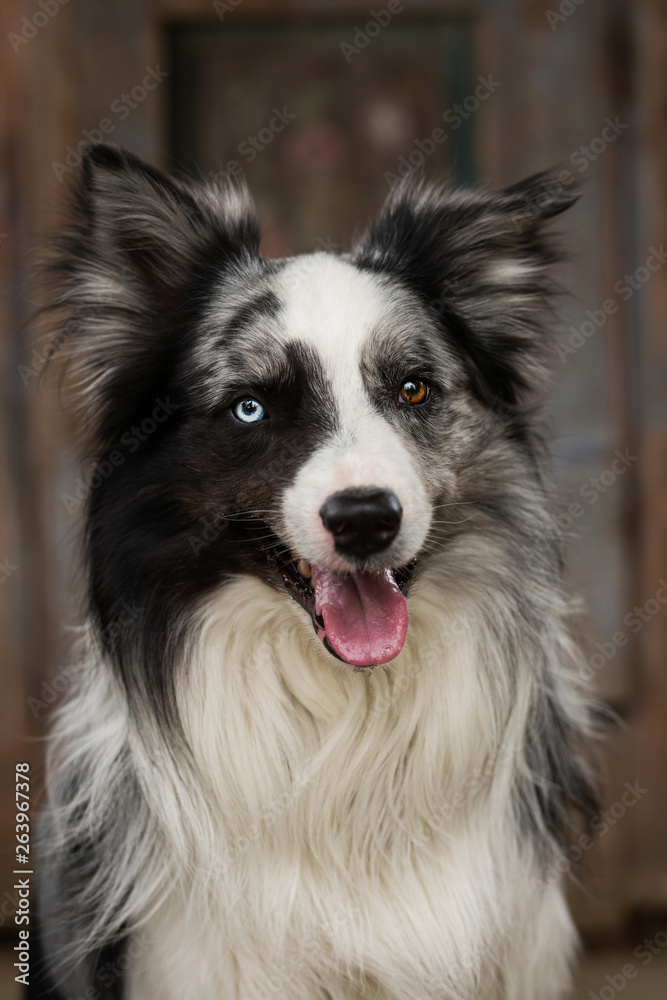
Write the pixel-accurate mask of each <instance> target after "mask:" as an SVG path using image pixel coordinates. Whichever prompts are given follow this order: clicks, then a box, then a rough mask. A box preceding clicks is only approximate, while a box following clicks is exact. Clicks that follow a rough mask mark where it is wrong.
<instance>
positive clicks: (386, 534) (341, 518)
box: [320, 489, 403, 559]
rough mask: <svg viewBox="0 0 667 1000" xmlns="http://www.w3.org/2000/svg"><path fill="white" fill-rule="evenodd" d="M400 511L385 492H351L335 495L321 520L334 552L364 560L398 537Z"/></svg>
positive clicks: (398, 506) (364, 490)
mask: <svg viewBox="0 0 667 1000" xmlns="http://www.w3.org/2000/svg"><path fill="white" fill-rule="evenodd" d="M402 514H403V511H402V509H401V505H400V503H399V502H398V499H397V497H395V496H394V494H393V493H390V492H389V491H388V490H377V489H350V490H343V491H342V492H341V493H334V494H333V496H330V497H329V499H328V500H327V501H325V503H324V504H323V505H322V507H321V509H320V517H321V518H322V521H323V523H324V527H325V528H326V529H327V531H330V532H331V534H332V535H333V536H334V543H335V546H336V551H337V552H339V553H340V554H341V555H343V556H355V557H356V558H357V559H365V558H366V557H367V556H371V555H373V554H374V553H376V552H382V550H383V549H386V548H387V547H388V546H389V545H391V543H392V542H393V540H394V539H395V538H396V535H397V534H398V529H399V528H400V526H401V516H402Z"/></svg>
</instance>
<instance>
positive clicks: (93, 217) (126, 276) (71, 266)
mask: <svg viewBox="0 0 667 1000" xmlns="http://www.w3.org/2000/svg"><path fill="white" fill-rule="evenodd" d="M258 248H259V226H258V223H257V219H256V216H255V212H254V208H253V206H252V203H251V201H250V198H249V196H248V195H247V193H246V192H245V189H244V188H241V187H229V186H227V187H220V188H216V187H214V186H211V185H203V184H196V183H192V184H186V183H185V182H181V181H178V180H175V179H173V178H171V177H169V176H167V175H166V174H164V173H162V172H161V171H159V170H156V169H155V168H154V167H151V166H150V165H148V164H147V163H144V162H143V161H141V160H140V159H138V158H137V157H136V156H133V155H132V154H131V153H128V152H126V151H124V150H120V149H117V148H115V147H113V146H106V145H95V146H91V147H90V148H89V150H88V152H87V153H86V155H85V157H84V161H83V168H82V171H81V175H80V178H79V182H78V186H77V188H76V189H75V191H74V198H73V205H72V211H71V215H70V223H69V225H68V226H66V227H65V230H64V232H63V233H61V234H60V235H59V236H57V237H56V239H55V240H54V242H53V248H52V252H51V253H50V255H49V257H48V259H47V260H46V262H45V267H44V271H45V274H46V278H47V281H48V284H49V286H50V288H49V296H50V299H51V302H52V306H53V308H54V309H55V311H56V312H57V313H58V318H59V329H58V331H57V332H56V334H55V341H54V342H55V345H56V347H57V348H62V352H60V351H58V353H62V355H63V356H64V357H65V358H66V359H67V360H68V362H69V363H70V364H71V369H72V371H73V373H74V378H72V379H69V380H68V382H69V384H70V385H71V386H73V387H74V394H75V400H74V401H75V403H78V404H80V405H81V407H82V408H83V410H84V422H85V424H86V426H87V427H89V428H90V429H91V431H92V437H93V439H95V444H96V449H95V450H99V449H100V448H101V447H104V446H106V445H107V444H108V443H110V442H111V441H112V440H113V439H114V437H115V436H116V435H117V434H118V433H119V432H120V431H121V430H122V429H123V426H125V427H126V426H127V423H128V422H129V421H130V420H131V417H132V415H133V414H135V413H136V412H137V411H139V410H140V409H141V406H142V399H143V398H144V397H146V396H149V397H150V394H151V393H153V392H154V393H155V394H157V393H158V392H161V391H162V392H164V391H166V390H165V389H164V385H163V384H160V383H159V382H158V379H157V377H156V373H159V372H162V373H163V374H164V372H165V368H166V366H165V364H164V363H163V362H164V360H165V359H166V357H167V356H168V355H169V354H170V353H171V354H172V355H173V353H174V345H175V342H176V340H177V337H178V335H179V329H178V328H179V325H180V334H181V335H182V334H183V330H184V328H185V325H186V315H185V314H186V313H187V312H188V310H189V311H190V312H191V311H192V309H193V308H194V307H195V306H196V304H199V305H201V303H202V300H203V298H204V294H203V293H204V290H205V288H206V287H207V284H210V282H211V281H215V280H217V279H224V275H225V273H226V272H227V271H229V270H230V269H232V268H235V267H240V266H243V265H244V264H245V265H246V266H247V264H248V263H249V262H251V261H252V260H253V259H256V258H257V255H258ZM53 353H55V352H53ZM149 401H150V400H149Z"/></svg>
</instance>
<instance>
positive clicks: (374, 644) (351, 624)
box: [313, 566, 408, 667]
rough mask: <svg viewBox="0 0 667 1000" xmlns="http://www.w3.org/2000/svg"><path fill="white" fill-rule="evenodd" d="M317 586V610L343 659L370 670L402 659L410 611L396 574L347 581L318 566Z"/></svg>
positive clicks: (356, 575) (385, 571) (355, 576)
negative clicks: (372, 667) (400, 654)
mask: <svg viewBox="0 0 667 1000" xmlns="http://www.w3.org/2000/svg"><path fill="white" fill-rule="evenodd" d="M313 587H314V588H315V610H316V612H317V614H318V615H319V614H321V615H322V617H323V618H324V626H325V628H326V633H327V636H328V638H329V642H330V643H331V645H332V647H333V649H334V650H335V652H336V653H338V655H339V656H340V657H341V659H343V660H347V662H348V663H353V664H354V665H355V666H360V667H365V666H370V665H371V664H372V663H387V661H388V660H393V659H394V657H395V656H398V654H399V653H400V651H401V650H402V649H403V643H404V642H405V635H406V633H407V631H408V607H407V604H406V601H405V598H404V597H403V594H402V593H401V592H400V590H399V589H398V584H397V583H396V581H395V579H394V575H393V573H392V572H391V570H389V569H383V570H379V571H378V572H376V573H353V574H352V575H351V576H347V577H342V576H338V574H337V573H333V572H331V570H326V569H318V567H317V566H313ZM321 638H323V637H321Z"/></svg>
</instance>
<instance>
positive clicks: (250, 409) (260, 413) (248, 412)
mask: <svg viewBox="0 0 667 1000" xmlns="http://www.w3.org/2000/svg"><path fill="white" fill-rule="evenodd" d="M234 416H235V417H236V419H237V420H240V421H241V423H243V424H254V423H256V422H257V421H258V420H263V419H264V407H263V406H262V404H261V403H258V402H257V400H256V399H242V400H241V402H240V403H237V404H236V405H235V406H234Z"/></svg>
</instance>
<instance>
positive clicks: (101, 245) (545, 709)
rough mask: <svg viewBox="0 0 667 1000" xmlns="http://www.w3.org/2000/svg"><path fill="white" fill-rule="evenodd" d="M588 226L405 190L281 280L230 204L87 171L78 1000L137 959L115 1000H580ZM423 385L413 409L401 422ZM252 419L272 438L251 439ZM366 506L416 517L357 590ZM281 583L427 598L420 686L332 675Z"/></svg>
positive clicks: (228, 197)
mask: <svg viewBox="0 0 667 1000" xmlns="http://www.w3.org/2000/svg"><path fill="white" fill-rule="evenodd" d="M573 200H574V198H573V196H572V194H571V193H570V192H565V191H563V189H562V188H559V186H558V185H557V184H554V182H553V178H552V177H551V176H550V175H540V176H537V177H534V178H531V179H529V180H528V181H525V182H523V183H521V184H518V185H516V186H514V187H511V188H507V189H505V190H502V191H494V192H488V191H479V190H465V191H445V190H440V189H438V188H435V187H431V186H428V185H425V184H422V183H418V184H413V185H410V184H406V185H404V186H402V187H401V188H399V189H398V190H396V191H395V192H394V193H393V194H392V196H391V197H390V199H389V201H388V202H387V204H386V206H385V207H384V209H383V210H382V213H381V215H380V217H379V219H378V220H377V221H376V222H375V223H374V224H373V225H372V226H371V228H370V230H369V231H368V233H367V234H366V235H365V236H364V237H363V239H362V240H361V241H360V242H359V244H358V245H357V246H356V247H355V248H354V249H353V250H352V251H351V252H350V253H346V254H342V255H340V256H338V255H333V254H327V253H318V254H313V255H310V256H304V257H299V258H293V259H286V260H269V259H262V258H261V257H260V256H259V254H258V244H259V234H258V226H257V222H256V221H255V216H254V213H253V209H252V207H251V205H250V203H249V200H248V197H247V195H246V193H245V192H244V191H243V190H239V189H236V188H233V189H230V188H220V189H218V188H215V187H212V186H210V185H209V186H203V185H197V184H186V183H184V182H178V181H175V180H172V179H170V178H168V177H167V176H165V175H163V174H162V173H160V172H158V171H157V170H155V169H153V168H151V167H149V166H147V165H146V164H144V163H142V162H140V161H139V160H137V159H136V158H135V157H134V156H132V155H130V154H129V153H125V152H121V151H119V150H116V149H114V148H112V147H104V146H99V147H93V148H92V149H91V151H90V152H89V154H88V156H87V157H86V159H85V162H84V166H83V172H82V178H81V181H80V185H79V187H78V190H77V193H76V203H75V207H74V214H73V222H72V224H71V226H70V227H69V229H67V231H66V232H65V233H64V235H63V236H62V237H61V238H60V240H59V242H58V246H57V252H56V253H55V255H54V256H53V259H52V260H51V262H50V265H49V269H50V274H51V278H52V280H53V283H54V289H55V304H56V307H57V309H58V310H59V312H60V320H59V321H60V322H61V323H62V324H65V323H67V324H69V326H68V327H67V329H68V337H67V347H68V352H69V354H70V355H71V372H72V373H73V374H72V378H71V385H72V386H73V391H74V393H75V397H76V400H77V402H78V403H79V404H80V406H81V409H82V411H83V415H84V419H83V426H84V430H85V431H86V434H87V437H86V447H87V451H88V453H89V454H92V455H94V457H95V458H96V460H98V461H99V462H102V461H109V462H111V463H112V465H113V468H114V471H113V473H112V474H110V475H107V476H100V477H99V483H98V485H96V486H95V488H94V489H91V493H90V498H89V502H88V509H87V520H86V534H85V541H86V552H87V566H88V586H89V598H90V604H89V629H88V633H87V637H86V640H85V643H84V648H83V649H82V653H81V667H80V673H79V675H78V677H77V679H76V682H75V684H74V685H73V688H74V690H73V692H72V694H71V697H69V698H68V699H67V702H66V704H65V705H64V706H63V707H62V709H61V710H60V713H59V716H58V718H57V720H56V722H55V727H54V730H53V734H52V737H51V745H50V747H51V748H50V757H49V767H48V792H49V799H48V806H47V809H46V810H45V813H44V816H43V819H42V829H41V844H42V855H41V859H40V871H41V924H42V933H43V938H44V947H45V951H46V954H47V956H48V961H49V966H50V970H51V974H52V977H53V979H54V981H55V982H57V983H59V984H60V986H59V989H60V990H61V992H62V995H63V996H78V995H79V994H83V993H84V990H85V989H86V988H89V989H90V988H94V989H98V992H99V995H107V994H105V993H103V989H102V986H101V985H100V983H101V979H100V978H99V973H98V972H96V969H95V963H96V961H97V956H98V953H99V951H100V949H101V948H103V947H105V946H108V945H109V944H112V943H114V942H122V944H121V948H122V949H125V954H126V961H125V962H124V963H122V965H123V967H124V968H125V969H126V972H125V973H124V975H123V977H122V990H123V996H125V997H126V998H128V1000H254V998H258V1000H259V998H265V997H274V996H280V997H284V998H286V1000H352V998H362V997H363V998H368V1000H371V998H373V1000H436V998H437V1000H537V998H540V1000H551V998H556V997H561V996H563V995H564V994H565V992H566V991H567V988H568V982H569V967H570V964H571V960H572V958H573V953H574V950H575V945H576V935H575V932H574V929H573V924H572V920H571V918H570V916H569V913H568V910H567V907H566V904H565V902H564V898H563V888H562V886H561V885H560V884H559V883H557V882H554V880H553V879H551V878H547V877H546V875H545V873H546V872H547V871H549V870H551V866H553V864H554V862H555V860H556V859H557V858H558V857H559V852H560V851H561V850H562V849H563V847H564V846H566V845H567V844H568V843H569V838H570V837H571V836H572V832H571V827H570V823H571V822H572V819H571V817H572V816H576V814H578V815H579V816H580V818H582V819H583V820H584V822H585V821H586V820H587V819H588V818H590V816H591V815H592V814H593V812H594V809H595V794H594V788H593V783H592V780H591V777H590V774H589V769H588V765H587V763H586V757H585V753H584V750H583V749H582V748H584V747H585V744H586V742H587V740H588V736H589V732H590V723H589V710H588V706H587V703H586V701H585V699H584V697H583V695H582V693H581V692H580V690H579V687H578V681H577V653H576V650H575V649H574V647H573V645H572V643H571V640H570V638H569V634H568V624H567V622H568V614H569V609H568V597H567V594H566V593H565V590H564V585H563V579H562V573H563V566H562V551H561V548H562V547H561V543H560V541H559V539H558V537H557V535H556V533H555V532H554V529H553V520H552V518H551V517H550V514H549V510H550V496H549V493H550V491H549V487H548V485H547V483H548V478H547V476H546V473H545V466H546V464H547V463H546V460H545V453H544V449H543V447H542V443H541V440H540V436H539V434H538V430H537V418H536V416H535V414H536V407H537V406H538V405H539V403H540V401H541V399H542V396H543V394H544V391H545V386H546V375H547V368H548V360H549V356H550V351H551V349H552V345H551V341H550V336H549V332H548V329H547V319H548V312H549V304H550V299H551V295H552V292H553V287H552V282H551V279H550V277H549V274H548V271H549V268H550V266H551V265H553V264H554V263H555V262H556V260H557V257H558V255H557V253H556V251H555V249H554V246H553V244H552V242H551V241H550V239H549V237H548V235H547V234H545V231H544V230H545V223H546V222H547V221H548V220H549V219H550V218H551V217H552V216H555V215H557V214H558V213H560V212H561V211H562V210H564V209H565V208H567V207H568V206H569V205H570V204H571V203H572V201H573ZM71 331H74V332H73V333H72V332H71ZM406 378H421V379H423V380H425V381H426V382H427V383H428V384H429V386H430V388H431V392H430V396H429V398H428V401H427V402H426V403H425V404H424V405H422V406H419V407H417V406H414V407H401V406H398V405H397V403H396V399H397V392H398V388H399V387H400V386H401V384H402V382H404V381H405V379H406ZM247 395H251V396H252V397H253V398H255V397H258V396H261V399H262V403H263V404H264V405H265V406H266V408H267V412H269V413H270V420H267V421H264V422H263V423H262V424H258V425H244V424H242V423H240V422H239V421H238V420H236V418H235V417H234V415H233V412H232V407H233V404H234V401H235V400H237V399H239V398H244V397H245V396H247ZM156 401H162V402H163V403H166V405H167V406H168V407H169V408H170V413H169V416H168V418H167V419H165V420H163V422H161V423H157V426H156V427H155V429H154V430H153V431H151V432H150V433H149V434H145V435H144V437H145V441H144V442H143V443H142V444H141V446H140V447H136V448H134V449H130V447H129V446H127V441H128V440H129V439H128V438H127V434H128V432H130V433H131V429H132V428H133V427H137V426H138V427H141V425H142V421H146V420H147V419H148V418H150V417H151V414H152V412H153V410H154V408H155V407H156V405H157V402H156ZM153 423H156V422H155V421H154V422H153ZM124 436H125V437H124ZM124 441H125V443H124ZM114 453H115V460H114ZM118 454H120V455H121V456H122V460H121V461H119V460H118ZM110 456H111V457H110ZM114 463H115V464H114ZM364 487H380V488H382V489H388V490H391V491H393V493H394V494H395V496H396V497H397V498H398V500H399V502H400V504H401V506H402V510H403V518H402V522H401V527H400V531H399V533H398V535H397V537H396V538H395V540H394V541H393V542H392V544H391V545H390V547H389V548H388V549H386V550H385V551H384V552H382V553H379V554H377V555H375V556H373V557H371V558H369V559H367V560H365V561H364V562H363V564H362V565H360V564H359V563H357V564H356V565H355V563H354V561H349V560H346V559H345V558H342V557H341V556H340V555H339V554H338V553H337V552H336V551H335V549H334V547H333V545H332V542H331V537H330V536H329V535H328V533H327V531H326V530H325V529H324V528H323V526H322V522H321V519H320V518H319V516H318V512H319V510H320V508H321V506H322V504H323V503H324V501H325V500H326V499H327V497H329V496H330V495H331V494H332V493H335V492H338V491H341V490H347V489H356V488H364ZM285 553H293V554H294V555H295V556H296V557H300V558H302V559H305V560H309V561H310V562H312V563H313V564H317V565H323V566H326V567H328V568H329V569H332V570H336V571H338V572H349V571H351V570H359V569H363V570H366V571H369V570H374V569H378V568H381V567H386V566H389V567H392V568H395V569H396V570H397V572H400V571H401V570H400V568H401V567H406V566H408V567H410V569H409V574H407V575H409V577H410V578H409V580H407V582H406V589H407V588H408V587H409V590H408V593H409V596H408V609H409V616H410V624H409V629H408V633H407V640H406V643H405V647H404V649H403V651H402V652H401V653H400V655H399V656H398V657H397V658H396V659H395V660H393V662H391V663H388V664H386V665H381V666H376V667H375V668H374V669H372V670H371V669H367V670H355V669H353V667H352V666H350V665H349V664H348V663H345V662H341V661H340V660H339V659H337V658H335V657H334V656H333V655H332V654H331V651H330V650H329V649H327V648H325V646H324V645H323V644H322V643H321V642H320V641H319V640H318V638H317V636H316V634H315V632H314V630H313V622H312V621H311V616H310V615H309V613H308V611H307V610H306V609H305V608H304V607H303V606H301V604H300V603H299V602H298V601H296V600H294V599H293V594H292V592H290V590H289V589H288V588H287V587H286V583H285V580H284V577H283V574H281V571H280V569H281V566H282V565H283V564H282V563H281V562H280V559H283V558H284V557H285ZM276 554H278V559H279V561H278V562H276V561H275V557H276ZM414 560H416V563H415V562H414ZM406 572H407V571H406ZM568 831H570V832H568ZM107 979H108V977H107ZM105 982H106V980H105ZM118 985H119V983H114V984H113V985H112V987H111V988H112V991H113V989H117V988H118ZM105 988H106V987H105Z"/></svg>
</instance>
